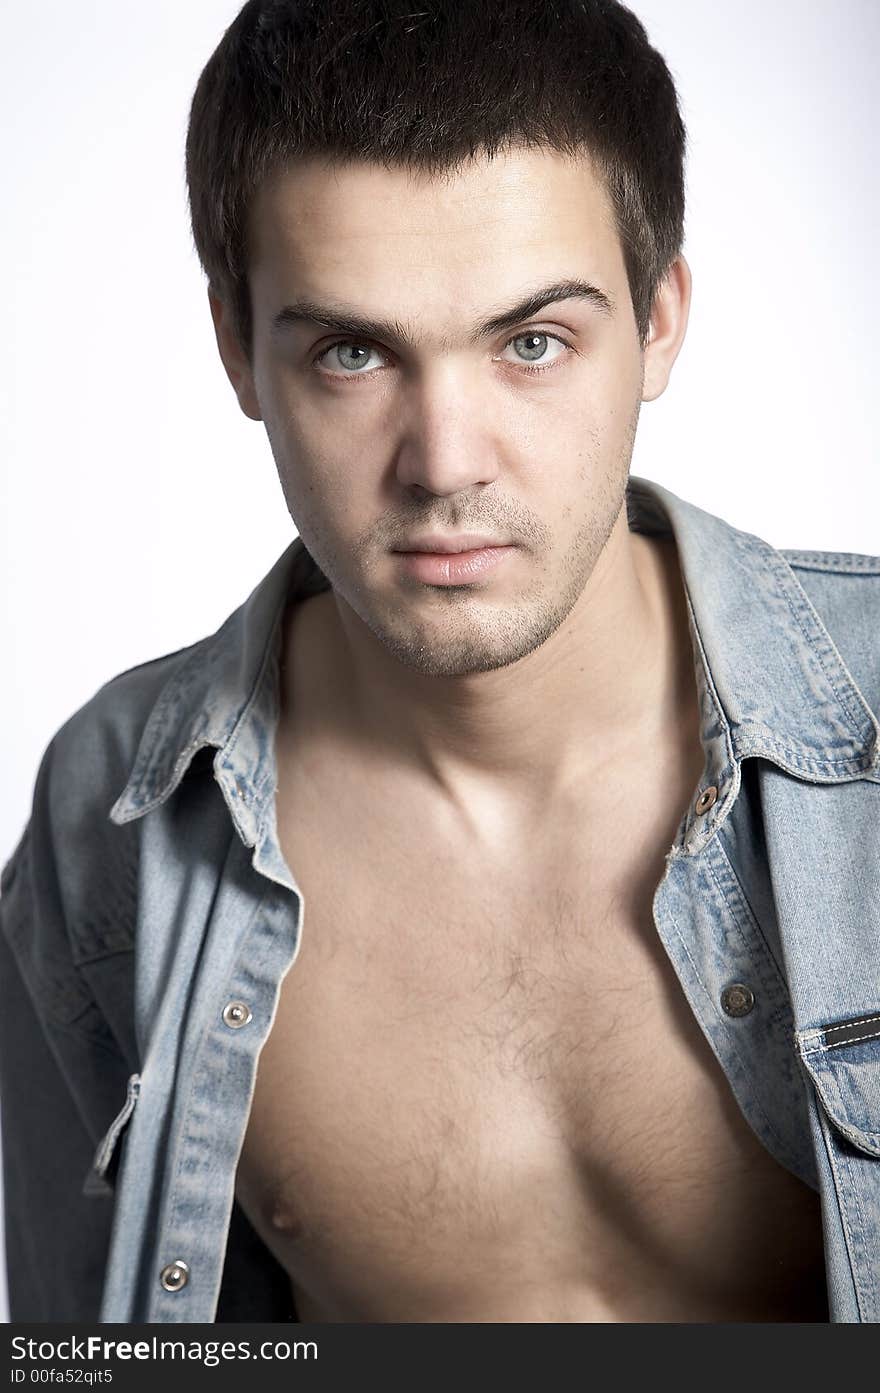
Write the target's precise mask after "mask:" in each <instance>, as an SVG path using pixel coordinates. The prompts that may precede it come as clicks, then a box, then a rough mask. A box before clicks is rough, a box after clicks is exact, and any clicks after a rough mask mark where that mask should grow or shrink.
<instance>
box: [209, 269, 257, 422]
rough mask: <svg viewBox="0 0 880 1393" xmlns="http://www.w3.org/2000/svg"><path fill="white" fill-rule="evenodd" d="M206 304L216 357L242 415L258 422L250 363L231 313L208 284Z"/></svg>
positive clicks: (255, 392)
mask: <svg viewBox="0 0 880 1393" xmlns="http://www.w3.org/2000/svg"><path fill="white" fill-rule="evenodd" d="M208 303H209V305H210V306H211V317H212V319H213V320H214V333H215V334H216V336H217V347H218V349H219V350H220V357H221V358H222V359H223V366H224V368H225V369H226V376H227V377H228V378H229V381H230V382H231V383H232V386H233V388H234V390H235V395H236V396H237V397H238V404H239V406H240V407H241V409H242V411H243V412H244V414H245V416H249V417H250V419H251V420H252V421H262V419H263V415H262V412H261V411H260V403H259V402H258V401H257V391H256V388H255V386H254V375H253V372H252V370H251V365H250V363H249V362H248V360H247V357H246V356H245V353H244V351H243V350H242V348H241V345H240V344H239V342H238V338H237V337H236V335H235V333H234V331H233V328H232V316H231V315H230V313H229V309H228V306H227V305H226V303H225V302H224V301H223V300H221V299H220V298H219V296H218V295H216V294H215V293H214V291H213V290H212V289H211V287H210V286H208Z"/></svg>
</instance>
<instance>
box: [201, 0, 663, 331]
mask: <svg viewBox="0 0 880 1393" xmlns="http://www.w3.org/2000/svg"><path fill="white" fill-rule="evenodd" d="M418 3H419V5H420V8H419V9H418V10H416V11H413V9H412V0H248V3H247V4H245V5H244V6H243V8H242V9H241V10H240V11H239V13H238V15H237V16H236V18H235V19H234V20H233V22H232V24H231V25H230V26H229V28H228V29H227V30H226V32H225V33H224V35H223V38H222V39H221V40H220V43H219V44H218V46H217V48H216V49H215V50H214V52H213V54H212V55H211V57H210V59H209V60H208V62H207V64H206V66H205V68H204V70H203V71H202V73H201V76H200V77H199V80H198V83H197V85H196V89H195V93H194V95H193V100H192V106H191V109H190V116H189V127H188V130H187V139H186V179H187V186H188V191H189V202H190V215H191V219H192V231H193V239H194V242H195V247H196V251H197V252H198V256H199V260H200V261H201V263H202V266H203V268H204V270H205V273H206V275H207V277H208V282H209V285H210V286H211V289H212V290H213V291H214V292H215V293H216V294H217V295H218V296H219V297H220V299H221V300H223V301H224V303H225V304H227V305H228V307H229V309H230V311H231V315H232V321H233V328H234V331H235V333H236V336H237V338H238V341H239V343H240V345H241V347H242V349H243V351H244V352H245V353H246V355H247V357H248V359H251V355H252V347H253V344H252V334H253V323H252V310H251V299H250V288H249V284H248V276H247V268H248V247H247V218H248V210H249V206H250V203H251V200H252V198H253V195H254V193H255V192H256V190H257V188H258V187H259V185H260V183H261V182H262V181H263V179H265V178H266V177H267V176H269V175H271V174H272V173H274V172H276V171H278V170H279V169H281V168H283V167H285V166H286V165H287V164H288V163H289V162H291V161H293V160H296V159H300V158H308V157H311V156H318V157H321V158H323V159H325V160H327V161H328V163H333V162H334V161H335V160H339V161H348V160H363V161H370V162H375V163H379V164H383V165H385V166H386V167H403V168H408V169H410V170H414V171H415V170H417V171H420V172H424V173H428V174H429V175H431V174H434V175H439V174H441V173H443V172H444V171H452V170H454V169H455V168H456V167H457V166H460V165H461V164H463V163H465V162H466V161H467V160H468V159H469V158H472V157H474V156H475V155H478V154H480V153H482V154H486V155H488V156H490V157H491V156H493V155H494V154H496V153H497V152H498V151H499V150H501V149H504V148H505V147H507V146H510V145H514V144H522V145H528V146H533V147H544V148H547V149H550V150H555V151H556V152H557V153H561V154H564V155H573V156H577V155H578V154H583V153H585V152H586V153H587V154H588V155H589V157H590V159H591V160H592V162H593V165H594V167H595V168H596V170H597V173H598V175H599V177H600V178H601V179H602V181H603V183H604V186H605V188H606V190H607V193H608V195H609V197H610V200H611V204H612V207H613V210H614V216H615V219H616V225H617V231H618V235H619V237H620V241H621V247H622V251H623V256H624V261H625V265H626V271H627V277H628V281H629V289H630V295H631V297H632V303H633V310H634V314H635V321H636V325H637V329H638V333H639V341H640V344H641V346H642V347H644V345H645V343H646V342H647V335H648V330H649V325H650V315H651V308H652V305H653V303H654V297H655V295H656V292H657V289H658V287H659V285H660V282H661V280H662V279H663V277H664V275H665V273H666V272H667V271H668V269H669V267H670V266H671V265H672V263H673V261H674V260H675V258H676V257H677V256H678V254H679V253H680V251H681V246H682V239H683V235H684V158H685V139H686V135H685V127H684V123H683V121H682V118H681V114H680V111H679V108H678V100H677V95H676V90H675V84H674V82H673V79H672V75H671V74H670V72H669V69H668V68H667V66H666V63H665V62H664V60H663V58H662V57H661V55H660V54H659V53H658V52H657V51H656V49H654V48H653V47H652V46H651V44H650V43H649V41H648V36H647V34H646V33H645V29H644V26H643V25H642V24H641V22H640V21H639V20H638V19H637V18H636V16H635V15H634V14H633V13H632V11H631V10H628V9H627V8H626V7H625V6H624V5H621V4H618V3H616V0H418Z"/></svg>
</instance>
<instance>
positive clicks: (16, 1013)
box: [0, 744, 133, 1322]
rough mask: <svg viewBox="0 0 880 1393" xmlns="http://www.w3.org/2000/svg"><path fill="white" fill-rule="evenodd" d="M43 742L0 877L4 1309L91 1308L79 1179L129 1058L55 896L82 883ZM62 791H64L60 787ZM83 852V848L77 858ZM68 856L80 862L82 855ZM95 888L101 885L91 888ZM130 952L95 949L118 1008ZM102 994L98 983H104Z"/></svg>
mask: <svg viewBox="0 0 880 1393" xmlns="http://www.w3.org/2000/svg"><path fill="white" fill-rule="evenodd" d="M52 758H53V746H52V745H51V744H50V746H49V748H48V750H47V751H46V753H45V755H44V757H43V760H42V763H41V765H40V770H39V773H38V775H37V780H36V785H35V791H34V802H33V809H32V813H31V817H30V820H29V822H28V824H27V826H26V827H25V830H24V832H23V834H22V837H21V839H20V841H19V844H18V846H17V847H16V849H15V851H14V852H13V854H12V857H11V858H10V860H9V861H8V862H7V863H6V865H5V866H4V868H3V871H2V877H0V983H2V992H3V998H2V999H3V1009H2V1011H0V1127H2V1148H3V1190H4V1196H3V1199H4V1219H5V1234H6V1263H7V1277H8V1290H9V1307H10V1318H11V1320H12V1321H24V1322H29V1321H36V1322H56V1321H82V1322H95V1321H96V1320H97V1319H98V1315H99V1311H100V1305H101V1298H102V1294H103V1285H104V1274H105V1268H106V1262H107V1255H108V1251H109V1244H110V1236H111V1229H112V1221H113V1201H114V1192H113V1185H112V1172H111V1174H110V1177H109V1178H108V1183H106V1184H104V1185H101V1184H94V1183H92V1184H91V1185H90V1186H88V1187H87V1188H85V1189H84V1186H85V1182H86V1180H87V1179H88V1178H89V1176H90V1175H91V1174H92V1166H93V1162H94V1159H95V1153H96V1150H97V1147H98V1145H99V1143H100V1141H101V1139H102V1137H103V1136H104V1135H105V1133H106V1131H107V1129H108V1128H109V1127H110V1125H111V1123H112V1121H113V1119H114V1117H115V1116H116V1115H117V1114H118V1113H119V1109H120V1105H121V1102H122V1101H123V1100H124V1098H125V1095H126V1084H127V1079H128V1077H129V1074H130V1072H131V1070H132V1064H133V1060H132V1058H131V1056H130V1054H129V1053H128V1051H127V1050H126V1048H125V1046H124V1042H123V1043H122V1044H120V1042H119V1041H118V1040H117V1038H116V1037H115V1035H114V1033H113V1030H112V1028H111V1026H110V1024H109V1021H108V1016H107V1012H106V1010H104V1009H102V1006H101V1005H99V1001H98V999H96V992H95V991H94V989H93V981H94V979H91V977H90V971H89V964H88V963H84V962H83V961H82V960H81V957H82V955H81V954H80V953H79V952H78V951H77V950H76V948H75V945H74V942H73V940H72V935H71V932H70V925H69V923H68V918H67V913H66V907H67V906H69V905H70V904H71V903H75V902H76V898H77V896H80V897H82V895H83V894H85V895H86V897H87V896H88V893H89V888H88V885H87V883H86V882H83V884H81V885H77V886H76V887H75V890H76V895H74V894H73V893H72V891H71V887H70V886H69V885H67V884H63V883H62V878H61V877H60V875H59V865H58V861H59V858H58V856H57V855H56V847H55V841H56V837H55V831H56V828H57V825H58V822H59V821H60V822H61V823H62V824H63V817H60V818H55V817H54V815H53V814H54V813H55V812H56V807H55V805H56V803H57V799H58V794H57V793H56V792H53V791H52V782H51V768H52ZM62 803H63V796H62ZM88 860H89V858H86V863H85V864H87V863H88ZM77 864H79V865H82V864H83V862H82V860H81V858H79V857H78V858H77ZM93 888H94V892H95V893H96V894H100V891H101V886H100V885H98V886H94V887H93ZM132 957H133V955H132V953H131V952H128V953H120V952H118V951H117V952H115V953H112V954H109V955H108V954H104V955H102V957H101V963H100V966H101V974H102V975H101V977H100V980H101V981H102V982H103V983H104V986H105V987H106V988H108V989H109V991H110V993H111V995H113V996H115V998H116V999H117V1001H118V1008H119V1010H120V1012H121V1013H122V1014H123V1015H124V1014H125V1004H126V993H127V992H128V991H129V989H130V988H129V983H130V977H131V962H132ZM102 994H103V993H102Z"/></svg>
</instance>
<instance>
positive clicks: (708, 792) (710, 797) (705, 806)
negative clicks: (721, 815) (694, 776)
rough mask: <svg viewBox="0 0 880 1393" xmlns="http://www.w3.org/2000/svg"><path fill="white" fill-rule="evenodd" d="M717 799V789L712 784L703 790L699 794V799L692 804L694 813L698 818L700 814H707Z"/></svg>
mask: <svg viewBox="0 0 880 1393" xmlns="http://www.w3.org/2000/svg"><path fill="white" fill-rule="evenodd" d="M717 797H718V789H717V788H716V787H715V785H714V784H710V785H709V787H708V788H704V789H703V792H702V793H701V794H700V796H699V798H698V799H697V801H696V803H695V804H694V812H695V813H696V814H697V815H698V816H699V815H700V814H701V813H707V812H708V811H709V809H710V808H711V806H712V804H713V803H714V802H715V800H716V798H717Z"/></svg>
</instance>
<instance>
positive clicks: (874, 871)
mask: <svg viewBox="0 0 880 1393" xmlns="http://www.w3.org/2000/svg"><path fill="white" fill-rule="evenodd" d="M627 510H628V517H629V524H630V527H631V528H632V529H633V530H636V531H641V532H646V533H669V532H671V533H672V534H673V536H674V538H675V542H676V544H677V547H678V554H679V561H680V565H681V571H682V575H683V579H684V583H685V588H686V591H687V598H688V618H689V625H690V632H691V638H692V643H693V651H694V669H695V676H696V681H697V684H698V690H699V696H700V703H701V711H702V730H701V738H702V743H703V748H704V751H705V768H704V772H703V776H702V778H701V779H700V781H699V784H698V786H697V787H696V788H695V789H694V791H693V797H692V799H691V801H690V803H689V805H688V806H687V807H686V808H685V809H683V810H682V818H681V822H680V824H679V828H678V832H677V834H676V838H675V841H674V843H673V845H672V847H671V848H670V849H669V851H668V853H667V856H666V868H665V872H664V875H663V877H662V879H661V881H660V883H659V885H658V886H657V888H656V892H655V895H654V901H653V911H654V920H655V924H656V927H657V932H658V933H659V935H660V938H661V940H662V942H663V945H664V947H665V950H666V952H667V954H668V956H669V959H670V961H671V963H672V964H673V966H674V968H675V970H676V972H677V975H678V978H679V980H680V982H681V987H682V990H683V992H684V994H685V997H686V999H687V1001H688V1002H689V1003H690V1006H691V1008H692V1010H693V1012H694V1015H695V1017H696V1019H697V1021H698V1022H699V1025H700V1027H701V1028H702V1030H703V1032H704V1034H705V1036H706V1039H707V1040H708V1042H709V1044H710V1046H711V1048H712V1050H713V1051H714V1053H715V1056H716V1057H717V1059H718V1061H719V1064H720V1065H721V1068H722V1069H723V1070H724V1072H725V1074H726V1076H727V1079H728V1081H729V1084H730V1087H731V1090H732V1092H733V1094H734V1096H735V1098H736V1100H737V1103H738V1104H739V1107H740V1109H741V1111H742V1113H743V1115H744V1117H745V1118H746V1120H747V1121H748V1123H749V1124H750V1126H751V1127H752V1128H753V1130H754V1132H755V1133H756V1135H757V1136H758V1137H759V1138H760V1140H761V1141H762V1142H763V1144H764V1146H765V1147H766V1148H767V1150H768V1151H769V1152H770V1153H771V1154H772V1155H773V1156H774V1157H775V1158H776V1160H777V1161H778V1162H779V1164H780V1165H782V1166H784V1167H786V1168H787V1169H788V1170H789V1171H791V1172H793V1173H794V1174H795V1175H797V1176H799V1177H800V1178H801V1179H802V1180H803V1181H805V1182H806V1183H807V1184H808V1185H810V1186H812V1187H813V1188H814V1189H815V1190H817V1191H818V1192H819V1194H820V1196H821V1204H822V1222H823V1233H824V1243H825V1261H826V1276H827V1285H828V1295H829V1317H830V1320H832V1321H835V1322H861V1321H866V1322H873V1321H877V1320H878V1319H880V726H878V720H877V715H876V713H877V712H878V710H880V557H872V556H862V555H856V554H854V553H836V552H800V551H779V550H776V549H775V548H773V547H772V546H770V545H769V544H768V543H767V542H765V541H762V540H761V539H760V538H759V537H756V536H754V535H752V534H751V533H748V532H743V531H740V530H738V529H736V528H734V527H732V526H730V525H729V524H728V523H726V522H724V521H722V520H721V519H720V518H717V517H715V516H713V515H712V514H710V513H707V512H705V511H703V510H702V509H700V508H697V507H695V506H694V505H692V504H690V503H687V502H685V501H684V500H682V499H681V498H678V497H677V496H676V495H675V494H673V493H671V492H670V491H669V490H667V489H664V488H662V487H660V486H659V485H658V484H655V483H652V482H651V481H649V480H647V479H644V478H638V477H636V476H632V477H631V478H630V480H629V484H628V488H627ZM326 585H327V582H326V579H325V577H324V576H323V575H322V574H321V572H320V571H319V570H318V568H317V567H316V565H315V563H314V562H313V561H312V559H311V557H310V556H309V554H308V552H307V551H306V550H305V548H304V547H303V544H302V542H301V540H300V539H298V538H297V539H296V540H295V541H294V542H293V543H292V544H291V545H290V546H289V547H288V548H287V549H286V550H285V552H284V553H283V554H282V556H281V557H280V558H279V559H278V561H277V562H276V563H275V565H274V566H273V567H272V569H271V570H270V571H269V572H268V574H267V575H266V577H265V578H264V579H263V581H261V583H260V584H259V585H258V586H257V587H256V589H255V590H254V591H253V593H252V594H251V596H250V597H249V599H248V600H247V601H246V602H245V604H243V605H242V606H241V607H240V608H239V609H238V610H236V611H235V612H234V613H233V614H232V615H231V616H230V617H229V618H228V619H227V620H226V622H225V623H224V624H223V625H222V626H221V628H220V629H219V630H218V631H217V633H216V634H214V635H212V636H211V637H209V638H206V639H204V640H203V641H201V642H199V643H196V644H194V645H192V646H191V647H188V648H185V649H182V650H181V651H179V652H177V653H172V654H169V655H167V656H165V657H162V658H158V659H156V660H155V661H153V662H148V663H144V664H142V665H140V666H138V667H135V668H133V669H131V670H130V671H128V672H125V673H122V674H121V675H120V676H118V677H115V678H114V679H113V680H112V681H110V682H108V683H107V684H106V685H105V686H103V687H102V688H101V689H100V690H99V691H98V692H97V693H96V695H95V696H94V697H92V699H91V700H90V701H88V702H87V703H86V704H85V705H84V706H83V707H82V708H81V709H80V710H79V711H77V712H76V713H75V714H74V715H73V716H71V717H70V719H69V720H68V721H67V722H66V723H65V724H64V725H63V726H62V727H61V728H60V730H59V731H58V732H57V733H56V735H55V736H54V738H53V739H52V740H51V742H50V744H49V745H48V748H47V749H46V751H45V754H44V756H43V759H42V762H41V764H40V768H39V772H38V775H37V778H36V784H35V789H34V799H33V808H32V813H31V817H30V820H29V822H28V824H27V826H26V828H25V830H24V832H23V835H22V838H21V840H20V842H19V845H18V847H17V848H16V850H15V852H14V853H13V855H12V857H11V858H10V860H9V861H8V862H7V864H6V866H5V868H4V870H3V873H2V882H0V883H2V897H0V922H2V934H0V973H2V983H3V997H4V1008H5V1009H4V1011H3V1012H2V1014H0V1106H2V1124H3V1143H4V1156H3V1161H4V1179H5V1188H6V1225H7V1251H8V1263H9V1290H10V1303H11V1315H12V1319H13V1320H17V1321H31V1320H33V1321H71V1320H83V1321H87V1320H88V1321H95V1320H101V1321H124V1322H141V1321H161V1322H166V1321H167V1322H188V1321H215V1320H242V1321H246V1320H252V1321H256V1320H295V1319H296V1313H295V1310H294V1308H293V1304H292V1300H291V1295H290V1289H289V1283H288V1281H287V1277H286V1274H285V1273H284V1271H283V1269H282V1268H281V1266H280V1265H279V1264H278V1263H277V1261H276V1260H275V1258H274V1257H273V1256H272V1255H271V1253H270V1252H269V1251H268V1249H267V1248H266V1247H265V1245H264V1244H263V1243H262V1242H261V1241H260V1239H259V1238H258V1236H257V1235H256V1233H255V1232H254V1230H253V1228H252V1227H251V1225H250V1224H249V1222H248V1221H247V1219H246V1217H245V1216H244V1214H243V1212H242V1211H241V1209H240V1207H239V1206H238V1204H237V1202H236V1200H235V1196H234V1184H235V1171H236V1166H237V1161H238V1156H239V1153H240V1148H241V1145H242V1142H243V1138H244V1131H245V1127H246V1123H247V1118H248V1113H249V1109H250V1104H251V1098H252V1094H253V1086H254V1078H255V1071H256V1064H257V1058H258V1056H259V1053H260V1049H261V1047H262V1045H263V1042H264V1041H265V1039H266V1037H267V1035H268V1033H269V1030H270V1027H271V1025H272V1021H273V1018H274V1013H275V1010H276V1006H277V1002H278V994H279V988H280V984H281V980H282V978H283V976H284V974H285V973H286V972H287V971H288V969H289V968H290V967H291V964H292V963H293V962H294V960H295V958H296V954H297V949H298V945H299V942H300V934H301V931H302V927H303V917H304V910H305V904H304V900H303V897H302V895H301V893H300V892H299V889H298V887H297V884H296V880H295V878H294V869H295V868H291V867H288V866H287V864H286V863H285V861H284V858H283V856H282V853H281V849H280V846H279V842H278V837H277V833H276V823H275V801H274V793H275V787H276V768H275V759H274V747H273V736H274V731H275V727H276V723H277V715H278V696H279V659H280V653H279V641H280V622H281V619H282V615H283V611H284V606H285V603H286V602H287V600H288V598H289V597H302V596H304V595H306V594H310V593H315V592H316V591H317V590H321V589H324V588H326ZM645 758H646V759H649V758H650V751H649V750H646V751H645ZM707 790H708V797H707V796H704V795H705V794H706V791H707ZM713 791H714V793H715V797H714V801H713V799H712V792H713ZM734 984H744V985H745V986H746V987H747V988H749V989H750V991H751V992H752V993H753V996H754V1004H753V1006H752V1008H751V1009H750V1010H746V1011H745V1013H744V1014H738V1015H737V1014H733V1015H731V1014H729V1013H728V1011H725V1009H724V1007H723V1005H722V998H723V999H724V1000H725V1001H726V1002H727V1004H728V1006H729V1005H730V1000H731V997H730V993H729V992H727V993H726V989H729V988H731V987H732V986H734ZM725 993H726V994H725ZM236 1002H240V1003H244V1006H245V1007H246V1008H249V1009H250V1012H251V1016H250V1019H246V1020H245V1021H244V1023H241V1021H242V1018H243V1017H246V1011H244V1012H239V1013H238V1014H237V1015H236V1013H235V1012H234V1011H232V1012H229V1011H227V1012H226V1013H225V1014H224V1008H226V1007H227V1005H228V1004H230V1003H236ZM175 1262H183V1263H185V1264H186V1265H187V1269H188V1273H187V1280H186V1281H185V1283H183V1284H178V1286H177V1289H168V1287H167V1284H166V1285H163V1282H162V1273H163V1272H165V1273H166V1283H167V1282H168V1281H170V1282H171V1285H172V1286H173V1284H174V1275H173V1272H172V1275H171V1277H170V1278H169V1276H168V1272H169V1268H170V1267H171V1265H172V1264H174V1263H175Z"/></svg>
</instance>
